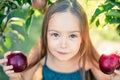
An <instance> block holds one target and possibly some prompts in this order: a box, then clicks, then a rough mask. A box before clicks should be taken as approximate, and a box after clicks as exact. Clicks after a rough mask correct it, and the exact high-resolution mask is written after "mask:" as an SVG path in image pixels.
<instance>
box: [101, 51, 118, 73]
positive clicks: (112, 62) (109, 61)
mask: <svg viewBox="0 0 120 80" xmlns="http://www.w3.org/2000/svg"><path fill="white" fill-rule="evenodd" d="M99 67H100V70H101V71H102V72H103V73H105V74H112V73H113V72H114V70H115V69H118V68H120V56H119V55H118V54H117V53H111V54H109V55H107V54H102V55H101V56H100V58H99Z"/></svg>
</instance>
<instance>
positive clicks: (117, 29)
mask: <svg viewBox="0 0 120 80" xmlns="http://www.w3.org/2000/svg"><path fill="white" fill-rule="evenodd" d="M116 31H117V33H118V34H119V35H120V24H119V25H118V26H117V28H116Z"/></svg>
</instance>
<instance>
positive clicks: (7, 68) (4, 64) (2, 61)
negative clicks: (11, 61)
mask: <svg viewBox="0 0 120 80" xmlns="http://www.w3.org/2000/svg"><path fill="white" fill-rule="evenodd" d="M10 53H11V52H7V53H5V55H4V58H3V59H0V66H2V67H3V71H4V72H5V74H6V75H7V76H8V77H9V78H10V79H11V80H17V78H18V77H20V73H14V70H12V69H13V66H12V65H10V66H8V65H7V61H8V60H7V58H6V56H7V55H9V54H10Z"/></svg>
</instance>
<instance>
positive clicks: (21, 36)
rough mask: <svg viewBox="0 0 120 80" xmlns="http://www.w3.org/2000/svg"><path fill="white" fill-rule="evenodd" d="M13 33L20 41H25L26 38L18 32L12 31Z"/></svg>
mask: <svg viewBox="0 0 120 80" xmlns="http://www.w3.org/2000/svg"><path fill="white" fill-rule="evenodd" d="M12 33H14V34H16V35H17V37H18V39H20V40H22V41H24V40H25V38H24V36H23V35H22V34H20V33H19V32H18V31H17V30H12Z"/></svg>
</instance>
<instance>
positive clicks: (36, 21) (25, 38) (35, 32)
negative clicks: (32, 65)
mask: <svg viewBox="0 0 120 80" xmlns="http://www.w3.org/2000/svg"><path fill="white" fill-rule="evenodd" d="M52 1H53V2H54V1H55V0H48V4H50V5H51V4H53V2H52ZM78 1H79V2H80V3H81V5H82V6H83V7H84V9H85V11H86V13H87V15H88V18H89V19H88V21H89V22H90V23H91V24H90V26H91V30H90V33H91V38H92V40H93V42H94V44H97V42H95V41H101V40H103V39H108V40H115V41H119V39H120V37H119V36H118V35H117V34H116V32H115V29H117V31H118V32H120V27H114V28H113V27H112V26H118V25H119V21H120V20H117V19H119V18H120V15H119V12H120V11H119V9H120V8H119V6H118V5H119V0H118V1H117V0H106V1H105V3H101V4H100V5H99V6H98V7H97V8H96V7H94V6H97V3H98V2H102V0H101V1H99V0H78ZM103 1H104V0H103ZM111 1H112V2H111ZM114 1H117V2H115V3H114ZM111 3H112V4H111ZM114 7H117V10H116V8H114ZM113 8H114V9H113ZM94 10H95V12H94ZM42 11H43V10H41V9H33V8H32V5H31V0H0V59H1V58H3V55H4V53H5V52H7V51H14V50H18V51H22V52H24V53H25V54H26V55H28V54H29V51H30V49H31V48H32V47H33V46H34V45H35V43H36V41H37V40H38V38H39V36H40V32H41V26H42V21H43V18H44V14H43V12H42ZM89 13H91V14H89ZM92 13H93V15H92ZM101 14H103V15H102V17H101ZM91 16H92V17H91ZM110 16H114V17H117V18H115V20H114V18H113V17H110ZM103 18H104V19H105V20H103ZM111 18H113V19H111ZM111 20H114V21H111ZM117 21H118V22H117ZM92 23H95V24H92ZM113 23H115V24H113ZM111 24H112V25H111ZM106 25H108V26H106ZM94 26H97V27H94ZM103 26H104V27H103ZM106 27H107V29H106ZM94 39H95V40H94ZM0 80H8V77H7V76H6V75H5V73H4V72H3V71H2V67H0Z"/></svg>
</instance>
